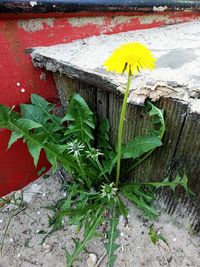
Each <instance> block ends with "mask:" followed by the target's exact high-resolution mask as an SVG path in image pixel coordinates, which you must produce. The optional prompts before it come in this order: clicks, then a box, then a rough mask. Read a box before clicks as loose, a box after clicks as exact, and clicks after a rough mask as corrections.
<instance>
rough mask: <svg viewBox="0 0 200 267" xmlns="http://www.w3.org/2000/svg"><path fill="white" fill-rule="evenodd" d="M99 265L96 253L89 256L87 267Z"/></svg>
mask: <svg viewBox="0 0 200 267" xmlns="http://www.w3.org/2000/svg"><path fill="white" fill-rule="evenodd" d="M96 263H97V255H96V254H94V253H90V254H89V258H88V259H87V267H95V265H96Z"/></svg>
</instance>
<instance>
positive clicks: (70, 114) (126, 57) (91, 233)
mask: <svg viewBox="0 0 200 267" xmlns="http://www.w3.org/2000/svg"><path fill="white" fill-rule="evenodd" d="M154 64H155V59H154V57H153V55H152V53H151V51H150V50H148V48H146V47H145V46H143V45H142V44H139V43H130V44H126V45H122V46H120V47H119V48H118V49H116V50H115V51H114V52H113V54H112V55H111V56H110V57H109V58H108V60H107V61H106V62H105V67H106V69H107V71H113V72H116V73H118V74H123V75H127V86H126V90H125V95H124V100H123V105H122V110H121V115H120V121H119V127H118V140H117V144H116V148H113V147H112V146H111V145H110V142H109V121H108V120H107V119H105V120H103V121H102V122H101V124H100V125H96V124H95V119H94V116H95V115H94V114H93V112H92V111H91V110H90V109H89V107H88V105H87V103H86V102H85V101H84V99H83V98H82V97H81V96H80V95H79V94H74V95H73V96H71V100H70V103H69V106H68V110H67V113H66V115H65V116H64V117H63V118H60V117H58V116H56V115H54V114H53V113H52V109H53V104H51V103H49V102H47V101H46V100H45V99H44V98H42V97H41V96H39V95H35V94H33V95H32V96H31V104H21V106H20V107H21V112H20V113H18V112H15V111H14V110H13V108H9V107H6V106H3V105H0V127H2V128H7V129H9V130H11V131H12V134H11V137H10V140H9V143H8V147H9V148H10V147H11V145H12V144H13V143H14V142H16V141H17V140H18V139H19V138H23V139H24V141H25V142H26V144H27V146H28V149H29V152H30V154H31V155H32V157H33V160H34V164H35V166H36V165H37V163H38V159H39V155H40V152H41V150H42V149H44V151H45V153H46V156H47V159H48V160H49V162H50V163H51V164H52V167H53V171H54V172H56V171H57V170H58V168H59V167H60V165H61V166H62V168H63V169H64V170H65V171H66V172H67V173H68V174H70V176H71V177H72V178H73V179H71V180H70V181H69V182H67V183H66V184H65V190H66V191H67V197H66V198H63V199H61V200H60V201H58V202H57V204H56V205H55V206H51V207H49V209H51V210H53V211H54V216H53V217H49V224H50V226H51V227H52V228H51V231H50V233H49V234H51V233H53V232H54V231H56V230H59V229H61V228H62V227H63V225H62V222H63V218H64V217H65V216H68V224H74V225H77V226H78V229H83V230H84V235H83V239H82V240H76V239H73V240H74V251H72V252H70V251H68V250H66V260H67V266H68V267H70V266H73V263H74V261H75V260H76V258H77V256H78V255H79V254H80V253H81V252H83V251H84V250H85V248H86V245H87V243H88V241H90V240H91V239H92V238H93V237H95V236H97V235H98V234H97V229H98V227H99V226H100V225H102V223H103V222H106V223H107V224H108V225H109V226H108V232H107V242H106V243H105V248H106V251H107V261H108V266H109V267H112V266H114V262H115V259H116V256H115V251H116V250H117V248H118V244H117V243H116V239H117V236H118V231H117V225H118V218H119V215H123V216H124V218H127V208H126V204H125V199H128V200H129V201H130V202H132V203H133V204H135V205H137V206H138V207H139V208H140V209H141V210H142V211H143V212H144V214H145V215H146V216H148V217H149V218H152V219H154V218H156V217H157V216H158V212H157V211H156V210H155V209H154V208H153V206H152V203H153V201H154V199H155V189H158V188H160V187H170V188H171V189H172V190H175V189H176V187H177V186H182V187H184V188H185V190H186V192H188V193H190V192H191V191H190V190H189V189H188V186H187V182H188V180H187V177H186V176H183V177H180V176H178V175H177V176H176V178H175V179H174V180H173V181H168V180H167V179H165V180H164V181H162V182H124V181H128V176H129V172H130V171H131V170H132V169H133V168H136V167H137V166H138V165H139V164H141V163H142V162H143V160H144V159H146V158H147V157H148V156H149V155H150V154H151V153H152V152H153V151H154V149H156V148H157V147H160V146H161V145H162V141H161V140H162V137H163V135H164V132H165V122H164V118H163V111H162V110H160V109H158V108H157V107H156V106H154V105H153V104H152V103H151V102H149V101H147V102H146V104H145V111H146V113H147V115H148V117H149V121H150V125H151V126H150V127H149V129H147V134H146V135H144V136H138V137H136V138H135V139H133V140H131V141H129V142H128V143H127V144H122V137H123V127H124V121H125V114H126V107H127V99H128V95H129V89H130V84H131V80H132V79H133V77H134V75H136V74H138V73H139V72H140V71H141V70H143V69H149V70H151V69H153V68H154ZM94 132H95V133H98V134H97V138H94ZM95 135H96V134H95ZM94 139H96V140H94ZM127 160H129V161H130V160H131V161H132V165H131V168H130V169H129V170H128V171H127V173H124V171H123V173H122V171H121V161H125V163H124V164H126V161H127ZM49 234H48V235H49ZM48 235H47V236H48ZM47 236H46V237H47Z"/></svg>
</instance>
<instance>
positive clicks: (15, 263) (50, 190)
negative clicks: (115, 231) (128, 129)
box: [0, 175, 200, 267]
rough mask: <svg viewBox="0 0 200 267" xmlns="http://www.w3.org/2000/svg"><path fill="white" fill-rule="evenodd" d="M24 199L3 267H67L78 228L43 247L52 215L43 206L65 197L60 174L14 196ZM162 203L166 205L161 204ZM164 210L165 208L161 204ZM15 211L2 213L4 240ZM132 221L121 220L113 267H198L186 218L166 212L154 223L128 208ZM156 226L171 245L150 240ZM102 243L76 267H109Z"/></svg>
mask: <svg viewBox="0 0 200 267" xmlns="http://www.w3.org/2000/svg"><path fill="white" fill-rule="evenodd" d="M21 193H22V194H23V197H24V200H23V201H24V203H27V208H26V209H25V210H24V211H22V212H20V213H19V214H17V215H15V216H14V217H13V218H12V219H11V222H10V225H9V228H8V231H7V234H6V235H5V239H4V245H3V254H2V256H1V258H0V267H33V266H43V267H65V266H66V261H65V250H64V249H65V248H66V247H67V249H68V250H69V251H72V249H73V242H72V240H71V238H72V237H73V236H75V235H76V234H75V232H76V228H75V227H73V226H68V225H65V224H64V228H63V230H60V231H57V232H55V233H53V234H52V235H50V236H49V237H48V238H47V239H46V240H45V242H44V244H43V245H42V244H41V241H42V238H43V237H44V232H48V231H49V228H48V216H47V214H51V212H50V211H49V210H47V209H46V208H45V207H46V206H49V205H50V204H52V203H55V202H56V201H57V200H58V199H60V198H62V197H64V195H65V192H64V191H62V189H61V181H60V178H59V177H58V175H51V176H50V178H48V179H44V178H39V179H38V180H37V181H35V182H34V183H32V184H30V185H29V186H27V187H26V188H24V189H23V190H22V191H18V192H17V193H16V195H20V194H21ZM161 204H162V203H161ZM160 207H162V205H160ZM14 209H15V207H13V206H11V205H9V206H8V207H7V208H5V209H4V210H3V211H2V212H1V213H0V239H1V240H2V238H3V236H4V234H5V230H6V227H7V225H8V221H9V218H10V217H11V216H12V213H13V212H15V211H14ZM128 209H129V221H128V224H127V225H126V224H125V222H124V220H123V218H121V217H120V218H119V231H120V236H119V237H118V239H117V243H118V244H119V245H120V247H119V248H118V250H117V252H116V255H117V260H116V262H115V265H114V266H115V267H125V266H126V267H133V266H134V267H142V266H145V267H157V266H171V267H185V266H192V267H200V238H199V237H198V236H197V235H195V233H194V231H193V229H192V227H191V226H190V225H189V224H188V221H187V220H186V219H184V218H178V217H177V216H176V215H173V216H172V215H169V214H167V213H165V212H164V211H162V212H161V215H160V217H159V218H158V219H157V220H156V221H153V222H152V221H149V220H148V219H146V218H145V217H144V216H143V214H142V213H141V211H139V210H138V209H137V208H136V207H134V206H133V205H131V204H129V203H128ZM152 224H153V227H154V229H155V230H157V231H158V232H160V234H162V235H163V236H164V238H165V239H166V241H167V243H165V242H164V241H162V240H159V241H158V242H157V243H156V245H154V244H153V243H152V242H151V241H150V236H149V228H150V226H151V225H152ZM103 242H105V240H104V238H102V237H101V238H96V239H94V240H92V241H91V243H90V244H88V246H87V251H86V252H85V253H83V254H81V255H80V256H79V258H78V260H77V261H76V262H75V264H74V266H75V267H97V266H99V267H106V266H107V265H106V255H105V248H104V246H103Z"/></svg>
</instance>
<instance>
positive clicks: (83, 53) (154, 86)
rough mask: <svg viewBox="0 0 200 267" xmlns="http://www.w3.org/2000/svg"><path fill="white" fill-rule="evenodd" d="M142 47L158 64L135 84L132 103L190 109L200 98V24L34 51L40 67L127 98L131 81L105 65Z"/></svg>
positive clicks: (40, 48)
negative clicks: (170, 101)
mask: <svg viewBox="0 0 200 267" xmlns="http://www.w3.org/2000/svg"><path fill="white" fill-rule="evenodd" d="M128 42H141V43H143V44H145V45H147V46H148V47H149V48H150V49H151V50H152V52H153V53H154V55H155V57H156V58H157V67H156V69H155V70H154V71H152V72H151V73H149V72H146V73H142V74H140V75H138V76H137V77H135V79H133V81H132V85H131V86H132V88H131V90H132V91H131V94H130V97H129V102H131V103H137V104H139V105H142V104H143V103H144V101H145V99H146V98H147V97H149V98H150V99H152V100H153V101H156V100H158V99H159V98H160V97H170V98H174V99H179V100H182V101H184V102H185V103H189V102H190V100H191V99H194V98H198V97H199V96H200V75H199V73H200V63H199V62H200V21H199V20H198V21H194V22H190V23H184V24H179V25H173V26H167V27H163V28H156V29H147V30H138V31H131V32H126V33H120V34H114V35H110V36H107V35H101V36H98V37H92V38H88V39H84V40H79V41H76V42H74V43H71V44H66V45H65V44H64V45H56V46H50V47H38V48H34V49H33V50H32V54H31V56H32V60H33V63H34V65H35V66H37V67H44V68H46V69H47V70H50V71H53V72H60V74H66V75H68V76H69V77H71V78H73V79H74V78H76V79H79V80H81V81H83V82H87V83H90V84H91V85H94V86H97V87H101V88H104V89H106V90H111V91H113V90H114V91H116V90H117V91H118V92H120V93H123V91H124V87H125V83H126V77H125V76H123V77H122V76H119V75H113V74H110V73H106V72H105V69H104V67H103V63H104V61H105V60H106V58H107V57H108V56H109V55H110V54H111V52H112V51H113V50H114V49H115V48H116V47H118V46H119V45H120V44H123V43H128Z"/></svg>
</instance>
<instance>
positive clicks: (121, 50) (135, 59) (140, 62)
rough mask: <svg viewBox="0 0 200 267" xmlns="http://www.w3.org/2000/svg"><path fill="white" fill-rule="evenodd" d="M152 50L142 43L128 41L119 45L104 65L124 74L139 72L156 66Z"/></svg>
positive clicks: (108, 68)
mask: <svg viewBox="0 0 200 267" xmlns="http://www.w3.org/2000/svg"><path fill="white" fill-rule="evenodd" d="M155 61H156V59H155V58H154V56H153V54H152V52H151V51H150V50H149V49H148V48H147V47H146V46H144V45H142V44H140V43H137V42H135V43H128V44H123V45H121V46H119V47H118V48H117V49H115V50H114V52H113V53H112V54H111V56H110V57H109V58H108V59H107V60H106V62H105V63H104V66H105V67H106V70H107V71H111V72H115V73H119V74H123V73H124V72H125V71H126V73H127V74H131V75H135V74H138V73H139V72H140V71H141V70H142V69H149V70H152V69H154V68H155Z"/></svg>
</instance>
